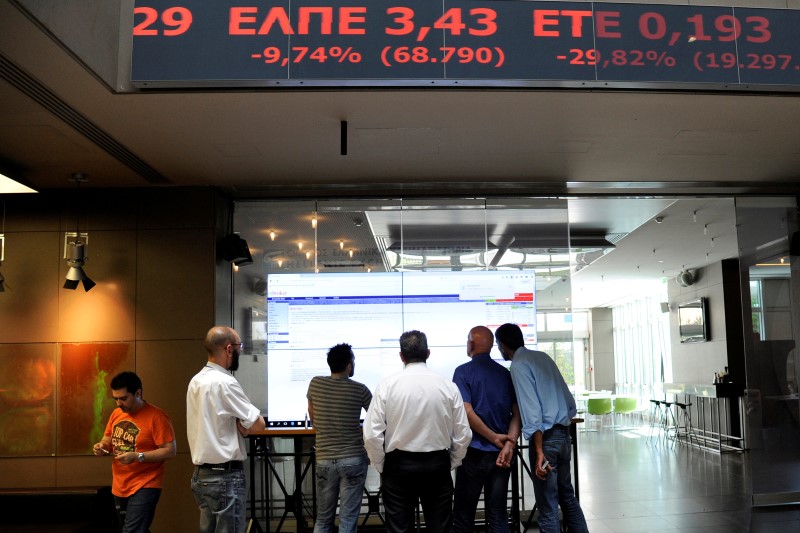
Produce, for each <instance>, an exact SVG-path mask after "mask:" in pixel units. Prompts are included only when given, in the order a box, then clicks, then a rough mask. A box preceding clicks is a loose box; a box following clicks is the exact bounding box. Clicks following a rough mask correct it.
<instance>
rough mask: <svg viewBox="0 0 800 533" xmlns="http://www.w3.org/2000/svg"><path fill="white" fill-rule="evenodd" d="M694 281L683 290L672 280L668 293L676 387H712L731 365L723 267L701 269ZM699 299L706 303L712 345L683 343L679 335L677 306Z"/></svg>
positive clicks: (709, 342) (713, 265) (712, 266)
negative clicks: (699, 385)
mask: <svg viewBox="0 0 800 533" xmlns="http://www.w3.org/2000/svg"><path fill="white" fill-rule="evenodd" d="M692 273H693V274H694V273H695V271H693V272H692ZM695 277H696V282H695V283H694V284H693V285H691V286H689V287H681V286H680V285H678V284H677V282H675V281H674V280H670V281H669V286H668V289H667V290H668V295H669V303H670V312H669V336H670V345H671V346H672V376H673V378H672V379H673V381H674V382H676V383H713V381H714V373H715V372H720V371H722V370H723V369H724V368H725V367H726V366H727V365H728V341H727V339H726V336H725V330H726V329H725V328H726V326H725V295H724V292H723V287H722V266H721V264H720V263H714V264H712V265H709V266H707V267H705V268H702V269H698V270H697V271H696V276H695ZM700 297H705V298H706V299H707V305H708V320H709V326H710V329H709V332H710V336H709V341H708V342H698V343H681V340H680V337H679V335H678V304H680V303H682V302H686V301H689V300H693V299H695V298H700Z"/></svg>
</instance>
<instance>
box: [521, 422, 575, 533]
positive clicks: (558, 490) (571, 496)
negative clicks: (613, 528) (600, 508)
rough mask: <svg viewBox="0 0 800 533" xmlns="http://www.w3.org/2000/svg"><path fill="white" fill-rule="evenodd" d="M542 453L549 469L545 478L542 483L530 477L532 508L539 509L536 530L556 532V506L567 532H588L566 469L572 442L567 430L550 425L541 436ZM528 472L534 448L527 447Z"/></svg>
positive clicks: (532, 462)
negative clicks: (559, 507) (549, 466)
mask: <svg viewBox="0 0 800 533" xmlns="http://www.w3.org/2000/svg"><path fill="white" fill-rule="evenodd" d="M542 451H543V452H544V456H545V458H546V459H547V460H548V461H550V465H551V466H552V467H553V470H552V471H550V472H549V473H548V474H547V476H545V479H544V481H542V480H541V479H539V478H538V477H536V476H535V475H533V476H532V480H533V492H534V494H535V495H536V506H537V507H538V508H539V531H540V532H541V533H559V523H558V506H559V505H561V511H562V513H563V514H564V522H565V523H566V525H567V531H569V532H570V533H588V532H589V528H588V527H587V525H586V518H585V517H584V516H583V511H582V510H581V506H580V504H579V503H578V500H577V498H575V489H573V488H572V475H571V473H570V469H569V463H570V459H571V457H572V442H571V439H570V436H569V428H568V427H566V426H553V427H552V428H551V429H548V430H547V431H545V432H544V433H543V434H542ZM529 452H530V462H531V465H530V466H531V470H535V469H536V467H537V466H538V465H537V464H536V449H535V448H534V446H533V445H531V447H530V450H529Z"/></svg>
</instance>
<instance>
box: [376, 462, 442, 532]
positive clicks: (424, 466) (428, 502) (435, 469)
mask: <svg viewBox="0 0 800 533" xmlns="http://www.w3.org/2000/svg"><path fill="white" fill-rule="evenodd" d="M381 491H382V493H383V508H384V511H385V512H386V531H387V532H388V533H410V532H413V531H414V529H415V527H414V526H415V515H416V508H417V502H419V503H421V504H422V514H423V516H424V517H425V528H426V531H428V532H429V533H448V532H449V531H450V529H451V528H452V526H453V478H452V477H451V476H450V453H449V452H448V451H447V450H442V451H436V452H419V453H415V452H404V451H400V450H395V451H393V452H389V453H388V454H386V461H385V462H384V465H383V475H382V477H381Z"/></svg>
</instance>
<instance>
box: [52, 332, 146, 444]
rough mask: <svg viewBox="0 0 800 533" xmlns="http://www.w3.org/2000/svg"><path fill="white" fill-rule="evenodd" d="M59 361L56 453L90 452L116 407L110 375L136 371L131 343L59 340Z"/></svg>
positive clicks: (101, 435)
mask: <svg viewBox="0 0 800 533" xmlns="http://www.w3.org/2000/svg"><path fill="white" fill-rule="evenodd" d="M59 364H60V368H59V370H60V376H59V383H58V441H57V453H58V455H84V454H91V453H92V445H93V444H94V443H95V442H98V441H100V439H102V438H103V431H104V430H105V428H106V423H107V422H108V417H109V415H110V414H111V411H113V410H114V409H115V407H116V405H115V404H114V400H113V399H112V398H111V389H110V388H109V384H110V383H111V378H113V377H114V376H115V375H116V374H118V373H120V372H122V371H125V370H130V371H135V369H134V358H133V343H126V342H118V343H95V344H92V343H82V344H62V345H60V353H59Z"/></svg>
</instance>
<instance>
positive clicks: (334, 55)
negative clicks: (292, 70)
mask: <svg viewBox="0 0 800 533" xmlns="http://www.w3.org/2000/svg"><path fill="white" fill-rule="evenodd" d="M291 55H292V57H291V58H290V57H289V56H287V55H284V54H283V52H282V51H281V49H280V48H278V47H277V46H268V47H267V48H264V51H263V52H261V53H260V54H253V55H252V56H251V57H252V58H253V59H261V58H264V63H270V64H272V63H280V65H281V66H282V67H285V66H287V65H288V64H289V61H290V60H291V62H292V63H301V62H303V61H317V62H318V63H326V62H331V63H360V62H361V54H360V53H359V52H355V51H354V50H353V48H352V47H351V46H348V47H346V48H342V47H340V46H331V47H325V46H318V47H316V48H309V47H308V46H292V48H291Z"/></svg>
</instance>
